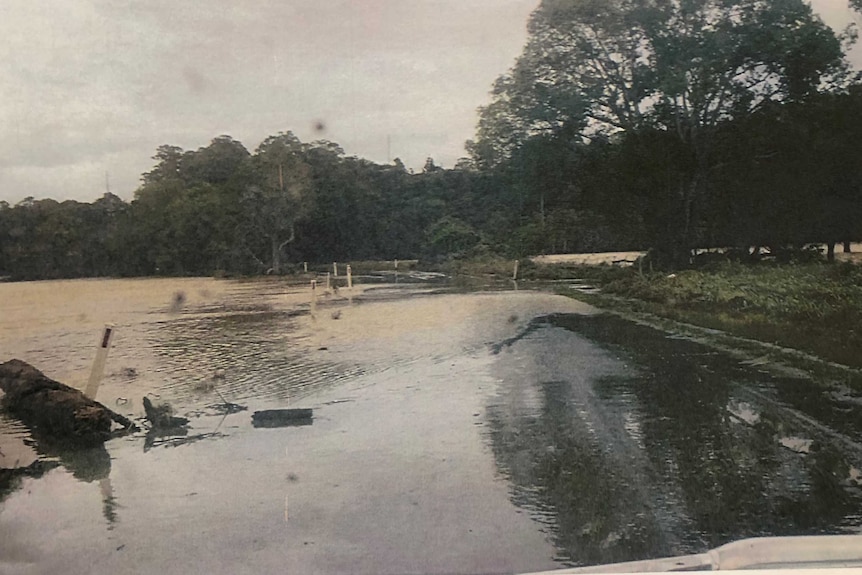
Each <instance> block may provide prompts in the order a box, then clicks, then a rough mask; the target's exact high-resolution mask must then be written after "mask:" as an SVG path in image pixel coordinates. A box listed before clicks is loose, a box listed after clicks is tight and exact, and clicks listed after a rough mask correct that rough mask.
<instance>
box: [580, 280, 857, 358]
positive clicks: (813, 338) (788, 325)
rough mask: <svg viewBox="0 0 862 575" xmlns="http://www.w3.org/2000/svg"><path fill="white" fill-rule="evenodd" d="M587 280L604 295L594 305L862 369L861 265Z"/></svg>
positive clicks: (594, 301) (595, 299)
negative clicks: (802, 352)
mask: <svg viewBox="0 0 862 575" xmlns="http://www.w3.org/2000/svg"><path fill="white" fill-rule="evenodd" d="M581 277H584V276H581ZM587 277H588V278H589V279H591V280H593V281H595V282H596V283H597V285H600V286H601V287H602V294H603V295H599V296H597V297H595V298H591V299H593V303H596V304H597V305H600V306H601V305H605V306H611V307H619V306H621V305H622V306H625V307H627V308H628V309H629V310H630V311H634V312H645V313H650V314H654V315H657V316H660V317H665V318H669V319H672V320H676V321H682V322H686V323H691V324H694V325H699V326H702V327H707V328H714V329H719V330H722V331H725V332H728V333H731V334H735V335H739V336H743V337H746V338H751V339H756V340H758V341H762V342H766V343H774V344H777V345H779V346H783V347H790V348H794V349H798V350H802V351H805V352H808V353H811V354H814V355H816V356H818V357H820V358H823V359H825V360H828V361H832V362H836V363H840V364H844V365H849V366H854V367H862V267H859V266H855V265H853V264H837V265H828V264H819V263H815V264H804V265H784V266H779V265H768V264H761V265H751V266H748V265H742V264H730V263H728V264H722V265H720V266H716V267H714V268H712V269H709V270H686V271H681V272H678V273H676V274H658V273H653V274H643V275H641V274H639V273H638V272H637V270H635V269H633V268H628V269H624V270H620V269H619V268H617V271H615V272H609V271H602V272H595V271H594V272H592V275H591V277H590V275H589V274H588V275H587ZM607 295H610V296H617V297H616V298H613V297H612V298H608V297H606V296H607ZM619 298H623V300H625V301H623V300H620V299H619Z"/></svg>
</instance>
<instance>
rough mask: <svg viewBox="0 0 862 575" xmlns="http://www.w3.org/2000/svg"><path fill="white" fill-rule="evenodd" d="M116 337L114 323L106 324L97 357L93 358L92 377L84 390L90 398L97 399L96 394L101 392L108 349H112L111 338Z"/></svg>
mask: <svg viewBox="0 0 862 575" xmlns="http://www.w3.org/2000/svg"><path fill="white" fill-rule="evenodd" d="M113 338H114V325H113V324H110V323H109V324H106V325H105V329H104V331H103V332H102V339H101V340H99V348H98V349H97V350H96V359H94V360H93V369H92V370H90V379H89V381H87V387H86V389H85V390H84V395H86V396H87V397H89V398H90V399H96V394H97V393H98V392H99V384H100V383H102V376H103V375H104V373H105V363H106V362H107V361H108V351H109V350H110V349H111V340H112V339H113Z"/></svg>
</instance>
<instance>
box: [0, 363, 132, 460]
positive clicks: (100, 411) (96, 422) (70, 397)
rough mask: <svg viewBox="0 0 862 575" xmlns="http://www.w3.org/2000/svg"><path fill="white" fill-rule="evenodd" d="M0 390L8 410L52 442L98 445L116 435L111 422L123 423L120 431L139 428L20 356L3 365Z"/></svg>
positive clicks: (1, 367) (0, 374)
mask: <svg viewBox="0 0 862 575" xmlns="http://www.w3.org/2000/svg"><path fill="white" fill-rule="evenodd" d="M0 389H2V390H3V391H4V392H5V396H4V398H3V406H4V407H5V408H6V410H7V411H9V413H11V414H12V415H14V416H16V417H17V418H19V419H20V420H21V422H22V423H23V424H24V425H26V426H27V427H30V428H31V429H32V430H33V431H34V432H36V433H38V434H39V435H41V436H43V437H46V438H49V439H50V440H51V441H52V442H56V443H59V444H68V445H96V444H99V443H102V442H104V441H105V440H107V439H110V438H111V437H114V436H115V435H117V433H112V431H111V423H112V422H115V423H117V424H118V425H120V426H122V428H123V430H122V431H121V433H122V432H129V431H134V430H137V426H135V424H134V423H133V422H132V421H130V420H129V419H128V418H126V417H123V416H122V415H120V414H118V413H114V412H113V411H111V410H110V409H108V408H107V407H105V406H104V405H102V404H101V403H99V402H98V401H94V400H92V399H90V398H88V397H87V396H85V395H84V394H83V393H81V392H80V391H78V390H77V389H75V388H73V387H69V386H68V385H64V384H62V383H60V382H58V381H54V380H53V379H51V378H49V377H46V376H45V375H44V374H43V373H42V372H41V371H39V370H38V369H36V368H35V367H33V366H32V365H30V364H28V363H26V362H23V361H21V360H18V359H13V360H11V361H7V362H6V363H3V364H0Z"/></svg>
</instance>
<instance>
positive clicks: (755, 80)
mask: <svg viewBox="0 0 862 575" xmlns="http://www.w3.org/2000/svg"><path fill="white" fill-rule="evenodd" d="M846 72H847V65H846V62H845V60H844V58H843V53H842V45H841V40H840V39H839V38H838V37H837V36H836V35H835V33H834V32H833V31H832V30H831V29H830V28H829V27H828V26H826V25H825V24H824V23H823V22H822V21H821V20H820V19H819V18H818V17H816V16H815V15H814V14H813V12H812V11H811V8H810V7H809V6H808V5H807V4H806V3H805V2H804V1H803V0H544V1H543V2H542V3H541V5H540V6H539V8H538V9H537V10H536V11H535V12H534V13H533V15H532V17H531V20H530V24H529V40H528V43H527V45H526V47H525V49H524V52H523V54H522V55H521V57H520V58H519V59H518V60H517V62H516V64H515V66H514V67H513V69H512V70H511V72H510V73H509V74H507V75H505V76H503V77H502V78H500V79H499V80H498V81H497V83H496V84H495V88H494V92H493V94H494V101H493V102H492V103H491V104H490V105H489V106H487V107H486V108H484V109H483V110H482V111H481V116H480V122H479V127H478V141H477V142H475V143H472V144H471V151H472V153H473V154H474V155H476V156H477V161H478V162H479V163H480V164H485V165H488V164H494V163H499V162H501V161H504V160H506V159H507V158H508V157H510V156H511V153H512V152H513V150H514V149H516V148H517V147H519V146H522V145H523V144H524V142H526V141H527V140H529V139H530V138H531V137H535V136H537V135H542V134H546V133H549V132H552V133H555V132H560V131H562V130H569V131H571V132H574V133H575V134H577V137H578V138H585V139H590V138H595V137H597V136H600V135H608V134H613V133H615V132H626V133H628V134H630V135H635V134H638V133H639V132H640V131H641V130H661V131H663V132H666V133H668V134H669V135H672V136H673V137H674V138H675V139H676V140H677V141H678V142H679V145H680V146H681V148H680V149H681V150H683V151H684V156H685V157H679V161H680V163H681V165H682V166H684V167H685V170H684V172H683V173H682V177H680V178H677V179H676V181H675V182H674V183H673V187H674V189H673V191H672V193H668V194H665V196H666V197H667V198H669V199H672V201H673V203H674V205H673V206H672V209H668V210H666V213H667V215H668V216H669V217H671V218H672V221H668V222H665V223H664V224H663V227H664V228H666V229H667V230H668V234H667V235H666V236H665V237H664V238H663V242H662V243H664V244H666V245H663V246H657V247H661V248H663V249H664V250H665V251H667V252H669V254H668V256H669V257H670V258H671V259H672V260H673V261H674V263H677V264H678V263H682V262H683V261H684V260H686V259H687V257H688V253H689V250H690V248H692V247H694V245H695V244H696V242H697V240H698V233H697V232H698V225H699V219H700V218H701V217H702V214H701V213H700V207H701V205H702V203H703V202H704V198H705V196H706V195H707V194H708V193H709V191H710V186H709V177H710V171H711V169H712V167H713V155H712V147H713V138H714V134H715V130H716V128H717V126H718V125H719V124H720V123H721V122H724V121H727V120H729V119H731V118H738V117H741V116H745V115H747V114H751V113H753V112H754V111H756V110H758V109H759V108H760V107H762V106H763V105H765V104H766V103H768V102H772V101H798V100H802V99H805V98H806V97H807V96H809V95H810V94H812V93H815V92H816V91H817V90H818V89H823V88H825V87H828V86H839V85H841V84H842V82H844V81H845V78H846ZM652 139H653V138H649V139H648V140H649V141H652Z"/></svg>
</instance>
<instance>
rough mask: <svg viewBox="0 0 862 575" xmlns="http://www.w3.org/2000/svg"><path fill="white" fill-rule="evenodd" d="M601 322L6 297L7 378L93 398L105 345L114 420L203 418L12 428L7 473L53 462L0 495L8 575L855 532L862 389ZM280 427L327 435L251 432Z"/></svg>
mask: <svg viewBox="0 0 862 575" xmlns="http://www.w3.org/2000/svg"><path fill="white" fill-rule="evenodd" d="M317 293H318V294H320V291H318V292H317ZM178 294H179V295H178ZM597 311H598V310H595V309H593V308H590V307H589V306H586V305H585V304H581V303H578V302H575V301H573V300H570V299H567V298H564V297H561V296H555V295H551V294H547V293H541V292H532V291H507V292H506V291H498V292H493V293H491V292H482V293H451V292H447V291H446V290H445V289H440V288H439V287H434V286H429V285H412V286H411V285H404V284H401V285H398V286H395V285H374V286H368V285H366V286H357V287H356V288H355V289H354V290H350V291H348V290H344V289H342V290H341V291H340V292H339V293H338V294H330V295H319V296H318V297H317V298H316V300H315V301H314V304H313V305H312V299H311V297H310V290H309V289H308V288H306V287H304V286H303V287H297V286H289V285H287V284H284V283H281V282H279V281H277V280H266V281H253V282H239V281H217V280H208V279H188V280H175V279H147V280H88V281H66V282H36V283H22V284H0V361H5V360H7V359H11V358H13V357H17V358H20V359H24V360H25V361H28V362H30V363H32V364H34V365H35V366H36V367H38V368H39V369H41V370H43V371H44V372H45V373H46V374H47V375H49V376H51V377H53V378H55V379H58V380H61V381H64V382H66V383H68V384H70V385H74V386H77V387H79V388H83V387H84V385H85V383H86V380H87V377H88V375H89V370H90V365H91V363H92V358H93V354H94V351H95V348H96V345H97V342H98V341H99V337H100V332H101V329H102V326H103V325H104V324H105V323H113V324H114V325H115V336H114V341H113V348H112V349H111V352H110V356H109V359H108V363H107V369H106V376H105V379H104V381H103V383H102V386H101V388H100V389H99V393H98V399H99V400H100V401H101V402H103V403H105V404H106V405H108V406H109V407H111V408H113V409H115V410H116V411H118V412H120V413H123V414H125V415H128V416H131V417H133V418H140V417H142V415H143V412H142V404H141V401H142V398H143V397H144V396H145V395H147V396H149V397H150V398H151V399H153V400H154V401H166V402H169V403H170V404H171V405H173V407H174V410H175V412H176V413H177V414H178V415H182V416H185V417H188V418H190V419H191V423H190V425H189V428H188V429H187V430H183V431H182V432H177V433H174V434H162V435H158V434H152V433H147V432H145V431H142V432H140V433H139V434H136V435H133V436H129V437H125V438H120V439H115V440H111V441H109V442H107V443H106V444H105V447H104V448H98V449H90V450H85V451H77V452H69V451H66V450H62V449H57V448H54V447H50V446H43V445H38V444H35V442H34V441H33V440H32V438H31V437H30V435H29V433H28V431H27V430H26V428H24V427H23V426H21V425H20V424H19V423H17V422H16V421H15V420H14V419H12V418H11V417H9V416H4V415H2V414H0V468H6V469H9V468H21V467H25V466H28V465H30V464H33V463H34V462H35V464H34V465H33V466H31V467H30V468H29V469H28V471H27V472H26V473H23V474H18V475H17V476H16V477H14V478H13V479H11V480H9V481H7V485H5V486H4V485H0V572H3V573H51V572H58V571H63V572H72V573H89V572H110V573H164V572H170V573H172V572H181V571H182V572H193V573H197V572H209V573H246V572H248V573H252V572H254V573H269V572H279V573H513V572H525V571H539V570H545V569H553V568H555V567H563V566H568V565H589V564H597V563H608V562H614V561H624V560H631V559H643V558H652V557H661V556H667V555H675V554H683V553H693V552H701V551H704V550H706V549H708V548H711V547H715V546H717V545H720V544H722V543H725V542H728V541H732V540H735V539H739V538H742V537H749V536H756V535H790V534H820V533H847V532H852V533H856V532H860V531H862V472H860V469H862V396H860V394H859V392H858V391H854V390H851V389H846V388H844V387H842V386H841V385H838V384H831V383H829V382H812V381H809V380H805V379H802V378H795V379H794V378H790V377H787V376H786V375H785V376H779V375H775V374H774V373H772V372H771V371H769V370H766V369H765V366H763V365H759V364H758V362H749V364H742V363H740V362H739V360H738V359H732V358H731V357H729V356H727V355H725V354H723V353H720V352H717V351H715V350H713V349H710V348H708V347H705V346H704V345H702V344H699V343H696V342H692V341H689V340H686V339H681V338H677V337H672V336H667V335H665V334H662V333H659V332H656V331H654V330H651V329H650V328H646V327H643V326H638V325H635V324H632V323H629V322H625V321H623V320H620V319H617V318H614V317H611V316H607V315H603V314H599V313H597ZM827 384H828V385H827ZM225 401H227V402H231V403H235V404H239V405H243V406H246V407H247V410H245V411H239V412H236V413H227V414H226V413H225V412H224V410H223V409H222V407H223V403H224V402H225ZM283 407H302V408H312V409H313V410H314V419H313V420H312V421H311V422H306V423H310V424H306V425H300V426H292V427H283V428H274V429H261V428H255V427H253V426H252V422H251V414H252V413H253V412H254V411H255V410H259V409H273V408H283ZM2 478H3V476H2V475H0V479H2Z"/></svg>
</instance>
